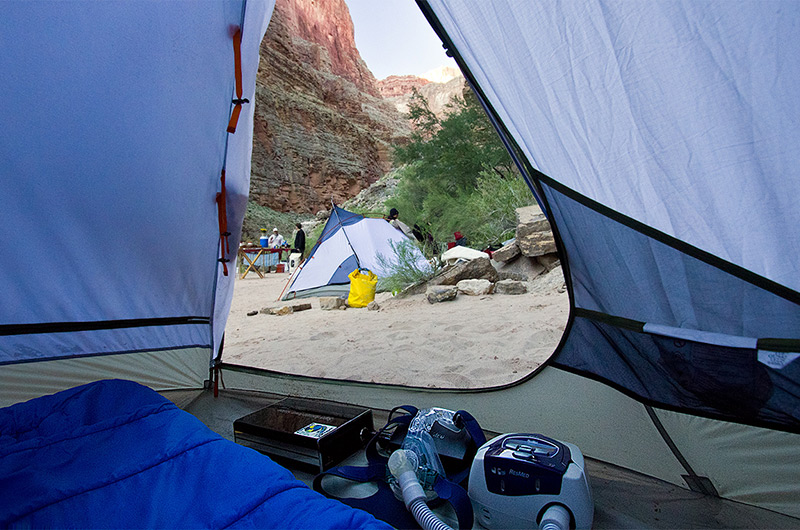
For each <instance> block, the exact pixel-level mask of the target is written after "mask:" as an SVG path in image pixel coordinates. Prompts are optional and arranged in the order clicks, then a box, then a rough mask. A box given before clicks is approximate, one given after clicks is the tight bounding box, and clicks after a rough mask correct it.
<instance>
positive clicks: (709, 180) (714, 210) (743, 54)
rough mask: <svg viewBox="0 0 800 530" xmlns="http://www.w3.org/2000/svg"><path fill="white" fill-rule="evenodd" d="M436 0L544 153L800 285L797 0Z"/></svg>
mask: <svg viewBox="0 0 800 530" xmlns="http://www.w3.org/2000/svg"><path fill="white" fill-rule="evenodd" d="M428 3H429V4H430V5H431V6H432V7H433V8H434V9H435V11H436V13H437V15H438V17H439V20H440V22H441V23H442V25H443V27H444V29H445V30H446V31H447V33H448V34H449V35H451V36H452V38H453V39H454V41H456V45H457V47H458V50H459V53H460V54H461V56H462V57H463V58H464V61H465V62H466V64H467V65H468V66H469V69H470V71H471V72H472V74H473V75H474V76H475V79H476V81H477V82H478V84H479V85H480V87H481V89H482V90H483V91H484V92H485V93H486V96H487V97H488V99H489V100H490V101H491V102H492V104H493V105H494V108H495V110H496V111H497V113H498V115H499V117H500V118H501V119H502V120H503V123H504V124H505V126H506V127H507V128H508V130H509V132H510V133H511V134H512V135H513V137H514V138H515V139H516V140H517V142H518V144H519V146H520V148H521V149H522V150H523V152H524V154H525V155H526V157H527V158H528V160H530V161H531V163H532V164H533V165H534V167H535V168H536V169H538V170H540V171H541V172H543V173H544V174H546V175H549V176H551V177H553V178H556V179H557V180H558V181H559V182H560V183H562V184H564V185H565V186H567V187H569V188H570V189H573V190H576V191H577V192H579V193H581V194H583V195H585V196H586V197H588V198H590V199H593V200H595V201H598V202H599V203H601V204H603V205H605V206H608V207H609V208H611V209H613V210H615V211H617V212H620V213H622V214H624V215H626V216H629V217H631V218H633V219H636V220H638V221H641V222H642V223H644V224H646V225H648V226H651V227H653V228H655V229H657V230H660V231H661V232H663V233H665V234H668V235H671V236H674V237H676V238H678V239H680V240H682V241H685V242H686V243H689V244H691V245H693V246H695V247H698V248H700V249H702V250H705V251H707V252H710V253H713V254H714V255H717V256H719V257H721V258H722V259H724V260H727V261H730V262H732V263H735V264H737V265H740V266H742V267H745V268H746V269H748V270H751V271H753V272H755V273H757V274H759V275H762V276H764V277H766V278H769V279H771V280H774V281H776V282H779V283H781V284H783V285H786V286H787V287H790V288H792V289H794V290H800V274H799V273H800V262H799V261H798V260H797V259H794V258H795V257H796V256H798V254H800V231H798V230H797V229H796V227H797V226H798V223H800V208H798V206H797V202H796V197H798V196H800V167H798V165H797V164H796V163H794V161H795V160H796V149H795V146H796V145H797V144H798V141H800V128H798V127H797V123H798V122H799V121H800V103H798V102H797V98H796V97H795V92H796V88H795V85H796V80H797V79H798V78H800V54H798V53H797V50H796V49H795V47H796V46H798V45H797V44H796V40H797V39H795V38H794V36H795V34H796V26H795V23H796V21H797V19H798V16H800V15H798V12H799V11H800V4H798V3H796V2H791V1H789V2H767V3H764V2H758V1H742V2H735V3H731V2H725V1H716V2H688V3H687V2H658V3H655V4H653V3H649V2H638V3H631V2H600V1H589V2H571V3H570V2H568V3H552V2H544V3H535V4H532V3H531V2H528V1H525V0H503V1H493V2H471V1H469V0H431V1H430V2H428ZM520 87H525V89H524V90H521V89H520ZM566 117H569V118H570V119H566ZM709 219H714V220H715V222H713V223H710V222H709Z"/></svg>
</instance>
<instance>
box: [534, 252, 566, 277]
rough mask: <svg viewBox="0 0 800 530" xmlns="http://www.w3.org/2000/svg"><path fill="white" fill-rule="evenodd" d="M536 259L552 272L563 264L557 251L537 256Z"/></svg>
mask: <svg viewBox="0 0 800 530" xmlns="http://www.w3.org/2000/svg"><path fill="white" fill-rule="evenodd" d="M536 261H538V262H539V263H540V264H541V265H542V266H543V267H544V268H545V269H547V272H550V271H551V270H553V269H555V268H556V267H558V266H559V265H561V261H560V260H559V259H558V254H555V253H554V254H544V255H542V256H536Z"/></svg>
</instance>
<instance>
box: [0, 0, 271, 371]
mask: <svg viewBox="0 0 800 530" xmlns="http://www.w3.org/2000/svg"><path fill="white" fill-rule="evenodd" d="M273 4H274V0H272V1H269V0H267V1H250V2H244V1H243V0H226V1H219V2H196V3H184V2H177V3H176V2H161V1H157V0H145V1H141V2H94V1H74V2H66V3H53V2H25V1H13V0H12V1H8V2H2V5H0V30H1V31H0V50H2V53H0V68H2V71H3V75H2V76H0V93H2V94H3V104H2V106H0V123H3V128H2V131H1V132H0V135H1V136H2V138H1V139H0V160H2V162H3V163H2V168H0V171H2V178H0V212H2V221H3V225H4V227H5V235H4V236H3V237H2V238H0V255H2V256H4V257H5V258H6V263H5V264H4V266H3V267H1V268H0V285H2V286H3V293H4V295H3V304H2V306H0V364H9V363H16V362H24V361H29V360H34V359H35V360H42V359H47V358H51V359H56V358H70V357H78V356H86V355H101V354H115V353H126V352H136V351H151V352H155V351H164V352H166V351H176V350H180V349H185V348H193V349H203V350H204V351H206V353H208V354H209V359H206V361H205V366H206V369H207V368H208V364H209V362H210V354H211V352H212V351H216V350H217V347H218V345H219V343H220V340H221V336H222V332H223V331H224V326H225V321H226V318H227V313H228V309H229V306H230V298H231V296H232V284H233V272H231V274H230V275H228V276H224V275H223V274H222V266H221V264H220V263H219V262H218V261H217V260H218V258H219V257H220V224H219V221H218V205H217V201H216V198H217V194H218V193H219V192H220V191H221V189H222V188H221V174H222V171H223V169H224V170H225V171H226V184H227V185H226V191H227V195H228V200H227V221H228V226H229V227H230V231H231V232H233V233H232V234H231V236H230V240H229V244H230V248H231V249H233V252H234V253H235V252H236V248H237V245H238V240H239V230H240V228H241V223H242V218H243V216H244V210H245V206H246V201H247V192H248V188H249V173H250V151H251V149H252V116H253V109H252V105H247V104H245V105H244V110H243V112H242V115H241V117H240V119H239V123H238V129H237V132H236V133H235V134H229V133H228V132H227V131H226V129H227V127H228V122H229V118H230V115H231V111H232V109H233V105H232V99H233V98H235V97H236V88H235V87H236V75H235V61H234V46H233V35H234V33H235V30H236V29H237V28H243V29H242V31H243V38H242V47H241V52H242V61H241V63H242V77H243V83H242V86H243V97H244V98H249V99H250V100H252V99H253V94H254V90H255V74H256V69H257V66H258V48H259V44H260V42H261V38H262V36H263V34H264V31H265V29H266V24H267V20H268V18H269V15H270V13H271V9H272V5H273ZM245 9H246V10H247V12H246V13H245ZM230 255H231V254H230V253H229V254H228V256H229V257H230ZM229 268H230V269H231V270H232V266H231V267H229ZM195 371H196V370H194V369H193V370H191V372H192V373H194V372H195ZM142 377H143V378H146V377H147V376H145V375H143V376H142Z"/></svg>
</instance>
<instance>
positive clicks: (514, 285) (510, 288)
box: [494, 280, 528, 294]
mask: <svg viewBox="0 0 800 530" xmlns="http://www.w3.org/2000/svg"><path fill="white" fill-rule="evenodd" d="M494 292H495V293H497V294H525V293H527V292H528V286H527V285H525V283H524V282H519V281H517V280H500V281H499V282H497V283H496V284H494Z"/></svg>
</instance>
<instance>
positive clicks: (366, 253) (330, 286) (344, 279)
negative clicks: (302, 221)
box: [282, 205, 428, 300]
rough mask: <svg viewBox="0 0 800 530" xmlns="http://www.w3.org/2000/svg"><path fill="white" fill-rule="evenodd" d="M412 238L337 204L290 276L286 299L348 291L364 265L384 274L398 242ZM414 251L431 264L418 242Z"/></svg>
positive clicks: (419, 259)
mask: <svg viewBox="0 0 800 530" xmlns="http://www.w3.org/2000/svg"><path fill="white" fill-rule="evenodd" d="M409 241H410V240H409V238H408V237H406V236H405V234H403V233H402V232H401V231H400V230H398V229H397V228H395V227H393V226H392V225H390V224H389V223H388V222H386V221H385V220H384V219H375V218H369V217H364V216H363V215H359V214H356V213H353V212H348V211H347V210H345V209H343V208H339V207H338V206H336V205H333V207H332V210H331V214H330V216H329V217H328V221H327V222H326V223H325V226H324V227H323V229H322V233H321V234H320V237H319V239H318V240H317V244H316V245H314V248H313V249H311V252H310V253H309V255H308V258H307V259H306V260H305V262H303V264H302V266H301V267H300V269H298V270H297V272H296V273H295V274H293V275H292V277H291V278H289V282H288V284H287V290H286V294H284V295H283V296H282V299H283V300H291V299H293V298H305V297H309V296H341V295H347V293H348V292H349V290H350V278H349V277H348V275H349V274H350V273H352V272H353V271H354V270H356V269H359V268H361V269H369V270H371V271H372V272H373V273H375V275H377V276H378V278H381V277H384V275H385V274H388V273H389V271H386V270H385V269H384V265H385V264H390V263H391V262H392V260H393V259H394V254H395V249H396V248H397V245H402V244H404V243H405V242H409ZM410 252H412V253H413V255H415V256H416V257H417V266H418V267H419V268H420V269H424V268H426V267H428V264H427V262H426V260H425V256H423V255H422V252H420V251H419V249H417V247H416V246H414V247H413V248H410ZM380 257H382V258H383V262H382V261H381V259H380Z"/></svg>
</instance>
